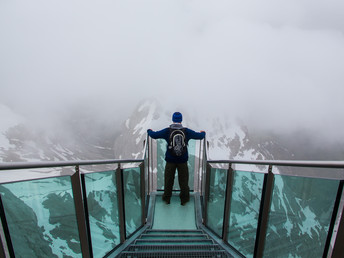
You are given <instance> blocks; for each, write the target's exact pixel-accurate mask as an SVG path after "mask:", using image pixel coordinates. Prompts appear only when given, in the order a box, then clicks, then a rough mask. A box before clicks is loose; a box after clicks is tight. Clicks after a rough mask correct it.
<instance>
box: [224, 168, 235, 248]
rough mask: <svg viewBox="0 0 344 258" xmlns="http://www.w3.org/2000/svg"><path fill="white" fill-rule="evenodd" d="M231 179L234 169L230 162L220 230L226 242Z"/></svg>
mask: <svg viewBox="0 0 344 258" xmlns="http://www.w3.org/2000/svg"><path fill="white" fill-rule="evenodd" d="M233 181H234V171H233V168H232V164H229V168H228V172H227V186H226V201H225V202H226V203H225V212H224V217H223V230H222V240H223V241H225V242H227V240H228V236H227V235H228V226H229V219H230V218H229V217H230V209H231V201H232V193H233Z"/></svg>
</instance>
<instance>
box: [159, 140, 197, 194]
mask: <svg viewBox="0 0 344 258" xmlns="http://www.w3.org/2000/svg"><path fill="white" fill-rule="evenodd" d="M156 141H157V163H158V165H157V173H158V174H157V178H158V189H159V190H163V189H164V173H165V165H166V161H165V153H166V148H167V142H166V141H165V140H163V139H158V140H156ZM188 153H189V160H188V167H189V187H190V190H193V189H194V172H195V153H196V141H195V140H190V141H189V144H188ZM177 173H178V172H176V177H175V179H174V185H173V190H180V188H179V183H178V175H177Z"/></svg>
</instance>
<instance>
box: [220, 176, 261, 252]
mask: <svg viewBox="0 0 344 258" xmlns="http://www.w3.org/2000/svg"><path fill="white" fill-rule="evenodd" d="M233 176H234V177H233V187H232V189H233V190H232V198H231V205H230V217H229V228H228V236H227V237H228V238H227V239H228V243H229V244H231V245H232V246H233V247H234V248H236V249H237V250H238V251H240V252H241V253H242V254H244V255H245V256H246V257H253V253H254V245H255V241H256V233H257V225H258V217H259V209H260V201H261V195H262V188H263V182H264V174H262V173H253V172H245V171H234V172H233Z"/></svg>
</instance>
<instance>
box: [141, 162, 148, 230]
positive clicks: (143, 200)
mask: <svg viewBox="0 0 344 258" xmlns="http://www.w3.org/2000/svg"><path fill="white" fill-rule="evenodd" d="M145 189H146V186H145V165H144V163H141V165H140V193H141V223H142V225H144V224H145V223H146V217H147V216H146V196H145Z"/></svg>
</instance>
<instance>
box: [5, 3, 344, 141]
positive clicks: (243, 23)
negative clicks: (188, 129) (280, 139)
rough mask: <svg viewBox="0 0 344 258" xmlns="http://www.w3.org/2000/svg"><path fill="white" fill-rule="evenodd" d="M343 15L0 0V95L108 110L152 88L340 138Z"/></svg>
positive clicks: (334, 6)
mask: <svg viewBox="0 0 344 258" xmlns="http://www.w3.org/2000/svg"><path fill="white" fill-rule="evenodd" d="M343 13H344V1H343V0H326V1H323V0H288V1H280V0H261V1H253V0H252V1H248V0H247V1H242V0H240V1H239V0H235V1H224V0H215V1H204V0H173V1H171V0H147V1H133V0H120V1H118V0H112V1H103V0H102V1H85V0H83V1H77V0H73V1H69V0H68V1H67V0H61V1H57V0H51V1H47V0H30V1H24V0H22V1H17V0H3V1H0V37H1V39H0V102H2V103H5V104H7V105H11V106H12V107H17V108H18V110H19V109H20V110H21V112H23V113H25V112H26V113H31V114H36V113H41V114H42V113H44V114H49V115H50V116H54V114H55V112H56V113H58V112H60V111H61V110H62V109H63V107H68V106H69V105H70V104H72V103H78V102H83V103H85V102H86V103H87V102H89V103H90V105H94V106H101V107H106V108H107V110H108V112H109V114H114V115H116V114H120V113H123V112H124V113H125V112H126V111H128V110H131V108H130V107H132V106H136V104H137V103H138V102H139V101H140V100H141V99H144V98H146V97H152V96H153V97H157V98H159V99H161V100H162V102H163V104H166V105H169V106H171V107H173V106H176V107H190V110H199V111H200V113H201V112H204V114H205V115H207V116H212V115H215V114H218V113H227V114H231V115H233V117H234V116H239V117H241V118H242V119H243V120H244V121H246V123H247V124H249V125H250V126H257V127H258V126H259V127H262V128H267V129H269V128H276V129H278V130H282V129H283V130H286V131H291V130H295V129H297V128H298V127H301V128H306V129H310V130H315V131H317V132H324V131H326V132H328V134H329V135H331V137H333V138H334V139H337V138H338V139H342V138H344V130H343V125H344V101H343V96H344V16H343ZM206 111H207V112H206Z"/></svg>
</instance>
